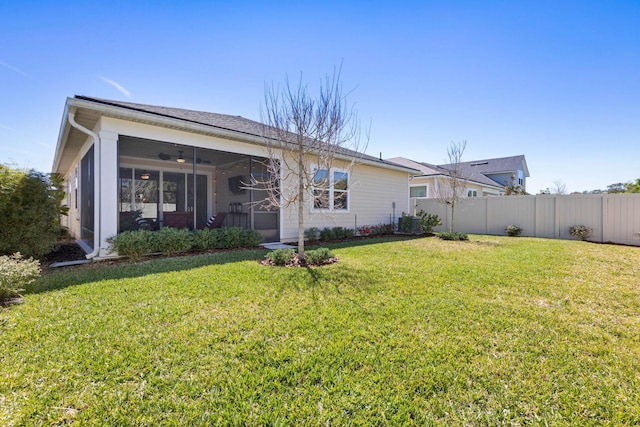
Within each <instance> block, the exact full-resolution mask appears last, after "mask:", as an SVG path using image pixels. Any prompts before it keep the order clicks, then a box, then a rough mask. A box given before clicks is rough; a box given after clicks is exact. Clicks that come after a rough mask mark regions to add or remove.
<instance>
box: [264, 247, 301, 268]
mask: <svg viewBox="0 0 640 427" xmlns="http://www.w3.org/2000/svg"><path fill="white" fill-rule="evenodd" d="M295 256H296V251H295V250H294V249H276V250H274V251H271V252H269V253H268V254H266V255H265V259H267V260H269V261H270V262H271V264H274V265H280V266H282V265H287V264H288V263H290V262H291V261H293V258H294V257H295Z"/></svg>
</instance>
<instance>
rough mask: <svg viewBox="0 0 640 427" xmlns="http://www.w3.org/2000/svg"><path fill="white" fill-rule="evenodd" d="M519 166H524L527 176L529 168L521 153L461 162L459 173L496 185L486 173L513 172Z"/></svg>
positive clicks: (450, 167) (442, 166)
mask: <svg viewBox="0 0 640 427" xmlns="http://www.w3.org/2000/svg"><path fill="white" fill-rule="evenodd" d="M521 166H522V167H523V168H524V174H525V176H527V177H528V176H529V169H528V168H527V162H526V160H525V158H524V155H522V154H521V155H518V156H510V157H499V158H495V159H483V160H473V161H470V162H461V163H460V174H461V175H462V176H464V177H465V178H468V179H471V180H473V181H477V182H483V183H488V184H491V185H496V181H494V180H493V179H491V178H489V177H488V176H487V175H494V174H501V173H511V172H515V171H517V170H518V169H520V167H521ZM439 167H441V168H444V169H447V170H451V169H452V168H453V166H452V165H451V164H446V165H440V166H439Z"/></svg>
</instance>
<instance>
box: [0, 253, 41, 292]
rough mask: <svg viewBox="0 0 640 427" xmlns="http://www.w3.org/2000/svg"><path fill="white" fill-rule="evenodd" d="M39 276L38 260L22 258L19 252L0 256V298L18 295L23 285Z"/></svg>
mask: <svg viewBox="0 0 640 427" xmlns="http://www.w3.org/2000/svg"><path fill="white" fill-rule="evenodd" d="M38 277H40V262H39V261H38V260H34V259H33V258H28V259H24V258H22V255H20V252H16V253H15V254H13V255H11V256H6V255H3V256H0V300H2V299H7V298H13V297H18V296H20V292H22V291H23V290H24V289H23V286H26V285H28V284H29V283H31V282H33V281H34V280H36V279H37V278H38Z"/></svg>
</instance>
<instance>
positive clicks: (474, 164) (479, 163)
mask: <svg viewBox="0 0 640 427" xmlns="http://www.w3.org/2000/svg"><path fill="white" fill-rule="evenodd" d="M488 164H489V162H478V163H471V166H481V165H488Z"/></svg>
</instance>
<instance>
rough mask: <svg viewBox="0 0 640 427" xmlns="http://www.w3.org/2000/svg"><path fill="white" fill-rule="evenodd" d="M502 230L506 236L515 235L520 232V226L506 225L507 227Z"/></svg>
mask: <svg viewBox="0 0 640 427" xmlns="http://www.w3.org/2000/svg"><path fill="white" fill-rule="evenodd" d="M504 232H505V233H507V236H511V237H516V236H519V235H520V233H522V228H520V227H518V226H517V225H507V228H505V229H504Z"/></svg>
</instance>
